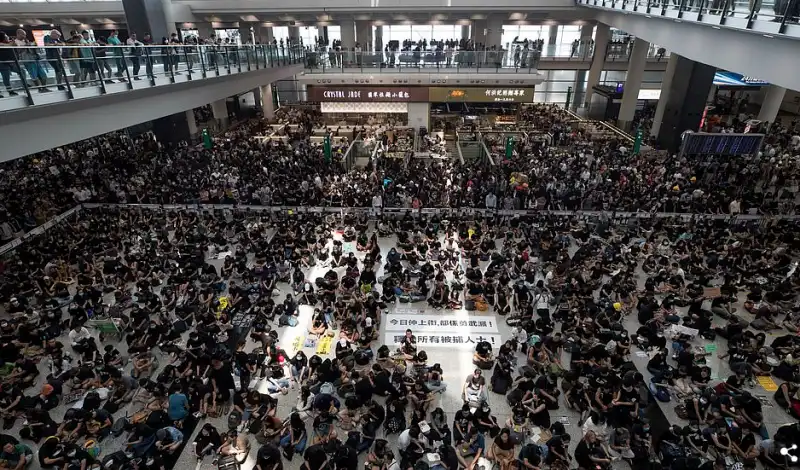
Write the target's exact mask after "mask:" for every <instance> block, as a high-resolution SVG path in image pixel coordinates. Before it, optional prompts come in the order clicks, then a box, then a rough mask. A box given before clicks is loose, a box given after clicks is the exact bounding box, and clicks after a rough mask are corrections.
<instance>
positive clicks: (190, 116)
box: [186, 108, 199, 136]
mask: <svg viewBox="0 0 800 470" xmlns="http://www.w3.org/2000/svg"><path fill="white" fill-rule="evenodd" d="M186 127H187V129H189V135H192V136H193V135H197V133H198V132H199V130H198V129H197V120H196V119H195V118H194V108H192V109H189V110H187V111H186Z"/></svg>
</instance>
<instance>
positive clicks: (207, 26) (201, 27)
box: [154, 23, 214, 39]
mask: <svg viewBox="0 0 800 470" xmlns="http://www.w3.org/2000/svg"><path fill="white" fill-rule="evenodd" d="M195 28H197V35H198V36H199V39H209V38H211V37H212V36H214V28H213V27H211V23H197V24H195ZM154 39H155V38H154Z"/></svg>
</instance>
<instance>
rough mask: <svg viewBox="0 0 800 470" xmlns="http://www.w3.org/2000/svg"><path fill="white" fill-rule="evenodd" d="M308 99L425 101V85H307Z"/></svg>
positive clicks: (333, 100) (330, 101)
mask: <svg viewBox="0 0 800 470" xmlns="http://www.w3.org/2000/svg"><path fill="white" fill-rule="evenodd" d="M307 92H308V101H319V102H327V103H337V102H338V103H343V102H346V103H355V102H358V103H392V102H401V103H413V102H427V101H428V88H427V87H389V86H382V87H378V86H371V87H359V86H309V87H308V90H307Z"/></svg>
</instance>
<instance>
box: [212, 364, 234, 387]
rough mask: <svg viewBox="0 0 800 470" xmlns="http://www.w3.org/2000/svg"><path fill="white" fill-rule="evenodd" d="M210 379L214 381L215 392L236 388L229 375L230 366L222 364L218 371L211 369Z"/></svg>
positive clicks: (231, 376)
mask: <svg viewBox="0 0 800 470" xmlns="http://www.w3.org/2000/svg"><path fill="white" fill-rule="evenodd" d="M211 378H212V379H214V381H216V384H217V390H231V389H234V388H236V386H235V384H234V382H233V375H231V366H229V365H228V364H223V365H222V367H220V368H219V369H215V368H213V367H212V368H211Z"/></svg>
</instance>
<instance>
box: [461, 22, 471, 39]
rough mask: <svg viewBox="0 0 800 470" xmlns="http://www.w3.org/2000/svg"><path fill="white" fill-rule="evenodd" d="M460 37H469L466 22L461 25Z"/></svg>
mask: <svg viewBox="0 0 800 470" xmlns="http://www.w3.org/2000/svg"><path fill="white" fill-rule="evenodd" d="M461 39H463V40H465V41H466V40H468V39H469V25H467V24H465V25H462V26H461Z"/></svg>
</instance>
